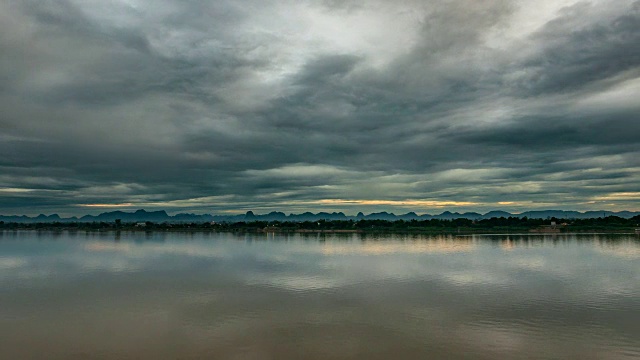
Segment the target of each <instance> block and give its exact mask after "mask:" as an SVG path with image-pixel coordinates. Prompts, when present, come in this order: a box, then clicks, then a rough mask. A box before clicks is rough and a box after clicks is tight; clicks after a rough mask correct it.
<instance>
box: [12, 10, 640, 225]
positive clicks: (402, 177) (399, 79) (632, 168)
mask: <svg viewBox="0 0 640 360" xmlns="http://www.w3.org/2000/svg"><path fill="white" fill-rule="evenodd" d="M565 3H566V6H565V7H562V6H558V3H557V2H554V1H548V2H542V3H540V4H539V5H536V6H538V7H536V8H535V9H534V8H532V7H531V6H530V5H527V4H523V3H521V2H515V1H508V0H491V1H482V2H479V1H463V0H458V1H452V2H433V3H428V2H426V3H425V2H422V1H402V2H400V3H397V4H393V5H391V4H390V3H388V2H384V1H368V2H357V3H355V2H333V1H317V2H316V1H304V2H293V1H287V0H282V1H244V2H236V1H233V2H232V1H215V2H214V1H204V0H197V1H196V0H194V1H173V0H160V1H156V2H148V1H143V0H130V1H124V0H122V1H114V2H110V3H104V2H101V1H97V0H96V1H82V2H81V1H73V0H64V1H21V2H18V1H6V2H3V3H0V64H1V65H2V67H1V68H0V78H1V79H2V80H3V81H2V82H0V107H1V108H2V116H1V117H0V127H1V130H2V133H1V134H0V153H1V155H2V156H1V158H0V169H1V173H0V212H5V213H6V212H15V213H18V212H25V213H39V212H54V211H60V212H63V213H67V214H77V213H83V212H86V211H96V210H100V209H107V208H108V207H106V205H116V206H117V205H118V204H121V206H120V207H121V208H124V209H127V208H139V207H145V208H149V209H151V208H164V209H168V210H170V211H182V210H185V211H197V212H210V211H214V212H215V211H225V210H238V211H244V210H249V209H255V210H258V211H261V210H264V211H266V210H272V209H280V210H285V211H306V210H318V209H320V208H323V209H335V210H347V211H351V209H354V210H356V209H357V207H358V202H357V201H360V200H388V201H398V202H399V201H403V200H407V199H417V200H425V202H424V204H425V205H414V206H402V205H397V206H394V205H393V203H387V205H379V206H377V207H376V205H372V206H370V207H367V208H365V210H370V211H374V210H389V209H388V206H392V209H391V210H394V209H395V211H398V212H400V211H404V210H406V211H410V210H413V211H418V212H424V211H437V209H434V207H436V208H437V207H438V206H439V205H438V204H439V203H442V204H445V203H446V204H453V205H448V206H454V205H455V204H456V203H460V204H461V205H460V206H461V207H462V208H461V209H462V210H479V211H482V210H487V209H491V208H497V207H503V208H506V209H515V210H518V209H525V208H541V207H553V208H573V209H587V208H593V207H598V208H600V207H607V208H611V209H615V208H621V207H627V208H633V209H635V208H637V201H638V200H640V194H639V193H638V192H639V191H640V188H638V185H637V184H638V181H637V179H638V176H639V175H640V163H639V161H638V160H637V159H639V158H640V156H638V155H640V154H638V152H639V151H640V149H639V147H638V145H637V144H638V141H637V139H636V138H637V136H636V134H638V133H640V128H639V127H638V126H639V125H638V124H640V121H639V120H640V119H638V116H639V111H640V108H639V107H638V103H637V94H638V91H640V53H639V52H638V51H639V50H638V47H637V46H636V44H638V43H639V42H640V38H639V35H638V34H640V10H639V9H640V2H638V1H636V2H631V1H623V2H619V3H613V2H607V1H597V2H593V3H592V4H590V3H587V2H583V1H578V2H576V1H571V0H567V1H566V2H565ZM544 9H547V10H546V11H547V12H546V13H544V12H543V10H544ZM549 9H550V10H549ZM534 10H535V11H534ZM538 10H540V11H538ZM539 14H542V15H539ZM530 15H536V16H539V17H538V18H536V17H535V16H533V19H530V17H532V16H530ZM527 21H532V23H527ZM338 199H344V200H356V202H355V203H351V205H350V203H344V202H343V203H341V202H340V201H339V200H338ZM610 199H611V200H610ZM427 200H428V201H430V202H427ZM499 202H504V203H510V204H512V205H501V204H499ZM96 204H97V205H100V204H104V205H105V207H103V208H100V207H99V206H98V207H90V208H87V207H83V206H85V205H96ZM353 204H355V205H353ZM361 204H362V206H368V205H366V204H365V203H364V202H363V203H361ZM388 204H391V205H388ZM416 204H420V203H416ZM443 206H444V205H443ZM509 206H512V208H509ZM1 209H5V210H1Z"/></svg>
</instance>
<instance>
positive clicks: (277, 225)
mask: <svg viewBox="0 0 640 360" xmlns="http://www.w3.org/2000/svg"><path fill="white" fill-rule="evenodd" d="M639 226H640V216H635V217H633V218H630V219H624V218H621V217H618V216H608V217H604V218H592V219H573V220H567V219H556V218H550V219H530V218H527V217H523V218H519V217H494V218H491V219H482V220H470V219H464V218H459V219H450V220H449V219H430V220H396V221H389V220H319V221H301V222H292V221H251V222H222V223H213V222H212V223H209V222H204V223H196V222H191V223H166V222H163V223H154V222H150V221H147V222H144V223H125V222H122V221H121V220H120V219H118V220H116V221H114V222H91V223H87V222H48V223H15V222H8V223H5V222H0V229H4V230H85V231H109V230H128V231H220V232H313V231H324V232H415V233H514V232H529V231H537V232H633V231H634V229H636V228H638V227H639Z"/></svg>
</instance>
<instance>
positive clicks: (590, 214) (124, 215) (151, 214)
mask: <svg viewBox="0 0 640 360" xmlns="http://www.w3.org/2000/svg"><path fill="white" fill-rule="evenodd" d="M637 215H640V212H633V211H619V212H613V211H586V212H578V211H565V210H541V211H526V212H523V213H520V214H512V213H508V212H506V211H500V210H496V211H490V212H488V213H486V214H480V213H476V212H466V213H463V214H461V213H458V212H453V213H452V212H450V211H445V212H443V213H441V214H438V215H430V214H424V215H418V214H416V213H415V212H410V213H406V214H402V215H396V214H393V213H388V212H384V211H383V212H378V213H372V214H369V215H365V214H363V213H361V212H360V213H358V215H356V216H347V215H345V214H344V213H342V212H332V213H327V212H319V213H317V214H314V213H311V212H305V213H302V214H289V215H286V214H285V213H283V212H277V211H273V212H270V213H268V214H262V215H256V214H254V213H253V211H247V213H246V214H241V215H211V214H203V215H196V214H176V215H169V214H167V212H166V211H164V210H163V211H145V210H137V211H135V212H124V211H111V212H105V213H102V214H100V215H95V216H94V215H85V216H82V217H80V218H78V217H75V216H74V217H70V218H61V217H60V216H59V215H58V214H53V215H48V216H47V215H43V214H41V215H38V216H35V217H29V216H25V215H22V216H18V215H13V216H3V215H0V221H4V222H20V223H37V222H40V223H45V222H46V223H50V222H114V221H115V220H116V219H120V220H121V221H122V222H124V223H127V222H144V221H151V222H155V223H162V222H170V223H183V222H196V223H198V222H211V221H215V222H241V221H245V222H251V221H318V220H321V219H324V220H361V219H365V220H390V221H394V220H413V219H415V220H430V219H458V218H465V219H471V220H480V219H490V218H493V217H498V218H499V217H510V216H513V217H520V218H522V217H525V216H526V217H528V218H533V219H547V218H552V217H555V218H558V219H589V218H598V217H607V216H619V217H621V218H625V219H629V218H632V217H634V216H637Z"/></svg>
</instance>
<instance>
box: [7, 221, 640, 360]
mask: <svg viewBox="0 0 640 360" xmlns="http://www.w3.org/2000/svg"><path fill="white" fill-rule="evenodd" d="M203 358H204V359H638V358H640V238H639V237H638V236H636V235H617V236H613V235H579V236H577V235H557V236H550V235H549V236H541V235H537V236H531V235H522V236H520V235H509V236H507V235H500V236H469V237H447V236H441V237H438V236H436V237H430V236H397V235H383V236H371V235H369V236H363V235H358V234H348V235H317V234H313V235H306V234H304V235H273V234H269V235H234V234H207V233H193V234H190V233H170V234H167V233H148V234H145V233H121V234H116V233H102V234H98V233H84V232H77V233H66V232H65V233H50V232H0V359H203Z"/></svg>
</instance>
